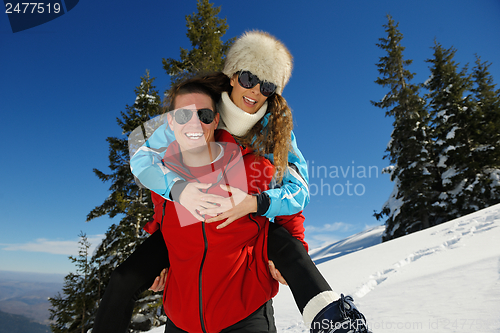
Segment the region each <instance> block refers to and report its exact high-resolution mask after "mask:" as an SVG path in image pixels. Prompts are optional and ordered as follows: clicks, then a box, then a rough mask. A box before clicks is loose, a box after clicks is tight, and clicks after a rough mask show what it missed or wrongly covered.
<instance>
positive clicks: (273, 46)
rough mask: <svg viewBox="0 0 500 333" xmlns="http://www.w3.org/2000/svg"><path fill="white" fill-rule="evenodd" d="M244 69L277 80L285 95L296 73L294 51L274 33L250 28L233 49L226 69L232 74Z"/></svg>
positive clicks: (276, 82) (267, 79)
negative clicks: (293, 59) (292, 52)
mask: <svg viewBox="0 0 500 333" xmlns="http://www.w3.org/2000/svg"><path fill="white" fill-rule="evenodd" d="M241 70H247V71H250V72H252V73H253V74H255V75H257V76H258V77H259V79H261V80H263V81H269V82H272V83H274V84H276V86H277V88H276V92H277V93H278V94H280V95H281V93H282V91H283V88H284V87H285V85H286V84H287V82H288V80H289V79H290V76H291V75H292V55H291V54H290V52H289V51H288V49H287V48H286V46H285V45H284V44H283V43H282V42H280V41H279V40H277V39H276V38H274V37H273V36H271V35H270V34H268V33H266V32H262V31H247V32H245V33H244V34H243V35H242V36H241V37H240V38H238V39H237V40H236V42H234V44H233V46H231V48H230V49H229V51H228V53H227V56H226V62H225V63H224V69H223V70H222V71H223V72H224V74H226V75H227V76H229V77H230V78H231V77H232V76H233V74H234V73H236V72H238V71H241Z"/></svg>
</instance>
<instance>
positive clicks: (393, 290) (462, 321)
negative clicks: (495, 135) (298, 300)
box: [151, 204, 500, 333]
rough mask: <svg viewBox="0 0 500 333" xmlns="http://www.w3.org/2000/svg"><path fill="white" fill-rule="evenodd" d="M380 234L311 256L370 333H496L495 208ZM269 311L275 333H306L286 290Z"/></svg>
mask: <svg viewBox="0 0 500 333" xmlns="http://www.w3.org/2000/svg"><path fill="white" fill-rule="evenodd" d="M382 232H383V227H376V228H373V229H369V230H367V231H365V232H363V233H360V234H357V235H354V236H351V237H349V238H347V239H345V240H343V241H340V242H337V243H335V244H332V245H329V246H325V247H323V248H321V249H316V250H312V251H311V257H312V258H313V259H314V260H315V262H316V263H317V264H318V268H319V269H320V271H321V272H322V273H323V275H324V276H325V277H326V278H327V280H328V282H329V283H330V285H331V286H332V288H333V289H334V290H335V291H337V292H338V293H339V294H340V293H344V294H350V295H352V296H353V297H354V299H355V303H356V304H357V305H358V308H359V309H360V310H361V312H362V313H363V314H364V315H365V316H366V318H367V320H368V324H369V326H370V328H371V330H372V331H373V332H374V333H383V332H480V333H487V332H500V204H499V205H495V206H492V207H490V208H487V209H484V210H481V211H478V212H476V213H473V214H470V215H467V216H464V217H462V218H459V219H456V220H453V221H450V222H447V223H444V224H441V225H438V226H436V227H433V228H430V229H427V230H423V231H421V232H417V233H414V234H411V235H408V236H405V237H401V238H398V239H395V240H392V241H389V242H385V243H380V238H381V234H382ZM274 308H275V317H276V325H277V327H278V332H308V330H307V329H306V327H305V326H304V325H303V324H302V320H301V316H300V313H299V311H298V310H297V308H296V306H295V303H294V301H293V297H292V295H291V293H290V290H289V288H288V287H286V286H281V287H280V292H279V293H278V295H277V296H276V297H275V299H274ZM151 332H152V333H161V332H163V327H161V328H157V329H155V330H152V331H151Z"/></svg>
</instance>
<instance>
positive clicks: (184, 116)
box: [174, 109, 215, 125]
mask: <svg viewBox="0 0 500 333" xmlns="http://www.w3.org/2000/svg"><path fill="white" fill-rule="evenodd" d="M196 113H197V114H198V119H199V120H200V121H201V122H203V123H205V124H207V125H208V124H211V123H212V121H214V119H215V112H213V111H212V110H210V109H199V110H197V111H196ZM192 117H193V111H192V110H190V109H178V110H176V111H175V112H174V119H175V121H176V122H177V124H179V125H184V124H186V123H187V122H188V121H190V120H191V118H192Z"/></svg>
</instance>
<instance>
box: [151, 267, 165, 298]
mask: <svg viewBox="0 0 500 333" xmlns="http://www.w3.org/2000/svg"><path fill="white" fill-rule="evenodd" d="M167 273H168V268H164V269H163V270H162V271H161V274H160V276H157V277H156V279H155V281H154V282H153V285H152V286H151V287H149V290H152V291H154V292H157V291H162V290H163V289H164V288H165V282H166V281H167Z"/></svg>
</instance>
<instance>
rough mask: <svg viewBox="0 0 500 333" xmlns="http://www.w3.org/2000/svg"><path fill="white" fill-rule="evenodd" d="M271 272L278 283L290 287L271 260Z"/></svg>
mask: <svg viewBox="0 0 500 333" xmlns="http://www.w3.org/2000/svg"><path fill="white" fill-rule="evenodd" d="M269 272H271V275H272V276H273V278H274V279H275V280H276V281H278V282H279V283H281V284H284V285H285V286H288V283H286V281H285V279H284V278H283V276H281V273H280V271H278V270H277V269H276V267H274V262H272V261H271V260H269Z"/></svg>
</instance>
